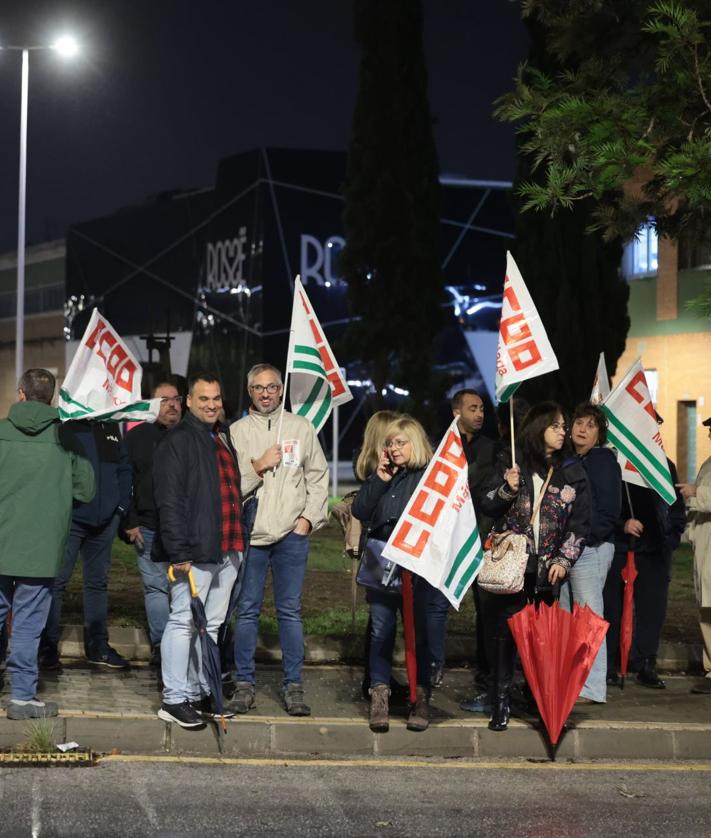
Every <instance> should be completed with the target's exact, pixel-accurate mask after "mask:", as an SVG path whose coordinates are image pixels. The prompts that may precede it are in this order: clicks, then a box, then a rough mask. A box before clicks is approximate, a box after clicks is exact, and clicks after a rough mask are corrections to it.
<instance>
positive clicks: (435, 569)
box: [383, 419, 484, 609]
mask: <svg viewBox="0 0 711 838" xmlns="http://www.w3.org/2000/svg"><path fill="white" fill-rule="evenodd" d="M383 555H384V556H385V557H386V558H388V559H390V560H391V561H393V562H395V564H398V565H400V567H403V568H405V569H406V570H411V571H412V572H413V573H416V574H417V575H418V576H422V577H423V578H425V579H426V580H427V581H428V582H429V583H430V584H431V585H432V586H433V587H435V588H438V589H439V590H440V591H442V593H443V594H444V595H445V596H446V597H447V599H448V600H449V601H450V602H451V603H452V605H453V606H454V607H455V608H457V609H458V608H459V605H460V603H461V601H462V599H463V598H464V595H465V594H466V592H467V591H468V590H469V587H470V586H471V584H472V582H473V581H474V579H475V578H476V575H477V573H478V572H479V569H480V568H481V563H482V561H483V558H484V554H483V551H482V547H481V538H480V536H479V528H478V526H477V522H476V514H475V512H474V506H473V504H472V499H471V494H470V493H469V479H468V465H467V458H466V457H465V455H464V447H463V445H462V438H461V436H460V434H459V428H458V427H457V420H456V419H455V420H454V421H453V422H452V424H451V425H450V426H449V430H448V431H447V433H446V434H445V435H444V438H443V439H442V441H441V442H440V444H439V447H438V448H437V450H436V451H435V453H434V456H433V457H432V460H431V461H430V464H429V466H428V467H427V470H426V471H425V473H424V474H423V475H422V479H421V480H420V482H419V483H418V484H417V488H416V489H415V491H414V493H413V495H412V498H411V499H410V502H409V503H408V505H407V507H406V509H405V511H404V512H403V513H402V515H401V516H400V518H399V519H398V522H397V524H396V525H395V529H394V530H393V533H392V535H391V536H390V538H389V539H388V543H387V545H386V547H385V549H384V550H383Z"/></svg>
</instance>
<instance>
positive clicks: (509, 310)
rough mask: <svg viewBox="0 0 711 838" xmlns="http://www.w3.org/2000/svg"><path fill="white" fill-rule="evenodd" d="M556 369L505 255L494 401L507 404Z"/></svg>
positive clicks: (531, 306)
mask: <svg viewBox="0 0 711 838" xmlns="http://www.w3.org/2000/svg"><path fill="white" fill-rule="evenodd" d="M557 369H558V359H557V358H556V357H555V353H554V352H553V348H552V347H551V344H550V341H549V340H548V335H547V334H546V330H545V329H544V328H543V323H542V321H541V318H540V316H539V314H538V311H537V310H536V307H535V305H534V304H533V300H532V299H531V295H530V294H529V293H528V289H527V288H526V284H525V283H524V281H523V277H522V276H521V272H520V271H519V269H518V266H517V265H516V262H515V261H514V258H513V256H512V255H511V254H510V253H508V252H507V253H506V279H505V281H504V298H503V303H502V306H501V323H500V325H499V346H498V349H497V352H496V398H497V400H498V401H499V402H507V401H508V400H509V399H510V398H511V396H513V394H514V393H515V392H516V390H517V389H518V387H519V385H520V384H522V383H523V382H524V381H528V379H529V378H536V377H537V376H539V375H544V374H545V373H547V372H554V371H555V370H557Z"/></svg>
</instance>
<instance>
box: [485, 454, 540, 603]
mask: <svg viewBox="0 0 711 838" xmlns="http://www.w3.org/2000/svg"><path fill="white" fill-rule="evenodd" d="M552 476H553V467H552V466H551V468H549V469H548V476H547V477H546V482H545V483H544V484H543V487H542V488H541V493H540V495H539V496H538V499H537V500H536V503H535V506H534V508H533V514H532V515H531V526H533V524H534V522H535V520H536V518H537V517H538V514H539V512H540V510H541V503H543V497H544V495H545V494H546V491H547V489H548V484H549V483H550V481H551V477H552ZM527 564H528V539H527V538H526V535H525V534H524V533H517V532H513V530H506V532H502V533H494V534H493V535H492V537H491V547H490V548H489V549H488V550H486V551H485V553H484V560H483V563H482V567H481V570H480V571H479V575H478V577H477V583H478V585H479V587H480V588H481V589H482V590H484V591H489V593H492V594H517V593H518V592H519V591H520V590H521V589H522V588H523V578H524V574H525V573H526V565H527Z"/></svg>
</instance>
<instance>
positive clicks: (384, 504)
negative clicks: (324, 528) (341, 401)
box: [353, 414, 432, 733]
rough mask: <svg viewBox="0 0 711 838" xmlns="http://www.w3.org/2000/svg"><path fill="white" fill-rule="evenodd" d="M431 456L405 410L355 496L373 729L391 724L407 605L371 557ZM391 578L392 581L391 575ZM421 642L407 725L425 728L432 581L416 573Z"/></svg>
mask: <svg viewBox="0 0 711 838" xmlns="http://www.w3.org/2000/svg"><path fill="white" fill-rule="evenodd" d="M431 458H432V446H431V445H430V443H429V440H428V439H427V435H426V434H425V431H424V429H423V427H422V425H420V423H419V422H418V421H417V420H416V419H413V418H412V417H411V416H408V415H406V414H405V415H403V416H400V417H398V418H397V419H395V420H394V421H393V422H391V423H390V424H389V425H388V427H387V429H386V434H385V444H384V446H383V449H382V451H381V452H380V457H379V460H378V464H377V468H376V470H375V471H374V472H373V473H372V474H371V475H370V476H369V477H368V478H367V479H366V481H365V482H364V483H363V485H362V486H361V488H360V491H359V492H358V494H357V496H356V498H355V500H354V501H353V514H354V515H355V517H356V518H358V519H359V520H361V521H362V522H363V523H364V525H365V526H364V529H363V532H364V536H363V539H362V542H361V544H362V545H363V547H362V549H361V556H362V558H361V570H362V571H363V573H360V572H359V579H360V582H361V584H363V585H364V586H365V587H366V600H367V602H368V605H369V606H370V624H371V629H370V654H369V666H370V728H371V730H373V731H375V732H380V733H384V732H385V731H387V730H388V728H389V697H390V677H391V673H392V658H393V648H394V646H395V631H396V625H397V615H398V611H399V610H401V607H402V596H401V594H400V586H399V584H398V582H399V579H395V580H390V581H389V582H388V584H387V585H385V584H383V578H384V577H383V575H382V573H381V574H380V578H378V572H377V571H378V569H379V565H378V561H377V558H376V559H375V561H371V560H369V557H373V556H374V555H376V554H377V551H378V549H380V550H382V545H383V544H384V542H386V541H387V540H388V538H389V537H390V535H391V533H392V532H393V529H394V528H395V525H396V524H397V521H398V519H399V518H400V516H401V515H402V513H403V512H404V511H405V507H406V506H407V504H408V502H409V500H410V498H411V497H412V494H413V492H414V491H415V489H416V488H417V484H418V483H419V482H420V478H421V477H422V475H423V473H424V471H425V468H426V467H427V464H428V463H429V461H430V460H431ZM386 581H387V580H386ZM413 583H414V605H415V633H416V646H417V649H416V651H417V700H416V702H415V704H414V705H413V707H412V710H411V712H410V715H409V718H408V720H407V727H408V729H409V730H415V731H421V730H426V729H427V727H428V725H429V698H430V666H431V654H430V649H429V644H428V640H427V612H426V606H427V602H428V600H429V596H430V590H431V588H430V585H429V584H428V583H427V582H426V581H425V580H424V579H422V578H420V577H418V576H416V575H414V574H413Z"/></svg>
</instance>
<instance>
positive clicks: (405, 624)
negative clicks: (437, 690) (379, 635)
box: [402, 570, 417, 704]
mask: <svg viewBox="0 0 711 838" xmlns="http://www.w3.org/2000/svg"><path fill="white" fill-rule="evenodd" d="M402 631H403V634H404V636H405V667H406V669H407V680H408V682H409V684H410V702H411V703H412V704H414V703H415V701H416V700H417V657H416V653H415V604H414V598H413V595H412V573H411V572H410V571H409V570H403V571H402Z"/></svg>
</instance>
